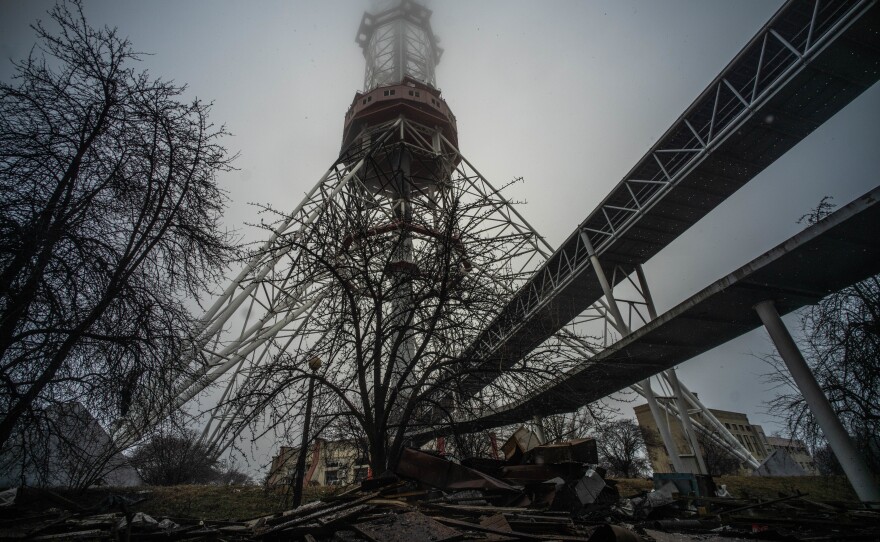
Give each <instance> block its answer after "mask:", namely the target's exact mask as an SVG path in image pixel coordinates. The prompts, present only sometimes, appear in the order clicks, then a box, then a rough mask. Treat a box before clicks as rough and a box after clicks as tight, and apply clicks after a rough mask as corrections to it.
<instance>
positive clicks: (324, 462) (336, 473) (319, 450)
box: [266, 438, 370, 488]
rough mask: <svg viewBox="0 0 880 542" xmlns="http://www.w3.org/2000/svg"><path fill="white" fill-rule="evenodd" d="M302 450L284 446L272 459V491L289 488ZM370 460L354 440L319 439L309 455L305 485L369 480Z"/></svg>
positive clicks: (268, 483)
mask: <svg viewBox="0 0 880 542" xmlns="http://www.w3.org/2000/svg"><path fill="white" fill-rule="evenodd" d="M298 456H299V448H294V447H289V446H282V447H281V450H280V451H279V452H278V455H276V456H275V457H273V458H272V466H271V468H270V470H269V475H268V477H267V478H266V484H267V486H268V487H269V488H280V487H284V486H286V485H289V484H290V483H291V482H292V481H293V479H294V474H295V472H296V460H297V457H298ZM369 468H370V466H369V460H368V459H367V457H366V455H365V454H364V453H363V452H362V451H361V450H360V449H359V448H358V447H357V446H356V445H355V444H354V443H353V442H351V441H347V440H324V439H321V438H318V439H315V442H314V443H313V444H312V446H311V448H310V449H309V450H308V455H306V469H305V476H304V478H303V482H304V484H305V485H317V486H332V485H348V484H353V483H356V482H360V481H361V480H364V479H366V478H367V475H368V473H369Z"/></svg>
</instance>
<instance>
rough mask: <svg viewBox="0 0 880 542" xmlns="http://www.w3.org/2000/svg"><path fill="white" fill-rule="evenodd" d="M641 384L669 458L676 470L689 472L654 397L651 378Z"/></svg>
mask: <svg viewBox="0 0 880 542" xmlns="http://www.w3.org/2000/svg"><path fill="white" fill-rule="evenodd" d="M641 385H642V393H643V394H644V395H645V399H647V400H648V408H650V409H651V416H653V418H654V423H656V424H657V430H658V431H660V438H661V439H663V446H664V447H665V448H666V455H668V456H669V460H670V461H672V468H673V469H675V472H687V469H686V468H685V466H684V463H682V461H681V457H679V455H678V446H676V445H675V441H674V440H672V433H670V432H669V425H668V424H667V423H666V417H665V416H664V415H663V413H662V412H660V406H659V405H658V404H657V398H656V397H654V390H653V389H652V388H651V379H650V378H646V379H644V380H642V382H641Z"/></svg>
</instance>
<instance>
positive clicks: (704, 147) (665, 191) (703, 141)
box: [468, 0, 876, 392]
mask: <svg viewBox="0 0 880 542" xmlns="http://www.w3.org/2000/svg"><path fill="white" fill-rule="evenodd" d="M875 4H876V1H874V0H861V1H856V0H850V1H845V0H837V1H829V0H824V1H823V0H816V1H814V2H790V3H789V4H787V5H786V6H785V7H784V8H782V9H781V10H780V12H779V13H778V14H777V16H775V17H774V18H773V19H772V20H771V21H770V22H769V23H768V24H767V25H766V26H765V27H764V28H763V29H762V30H761V31H760V32H759V33H758V35H757V36H755V38H754V39H753V40H752V41H751V42H750V43H749V44H748V45H747V46H746V47H745V48H744V49H743V50H742V51H741V52H740V54H739V55H737V57H736V58H735V59H734V60H733V61H732V62H731V63H730V64H729V65H728V66H727V67H726V68H725V69H724V70H723V71H722V73H721V74H720V75H719V76H718V77H717V78H716V79H715V81H713V82H712V84H710V85H709V87H708V88H707V89H706V90H705V91H704V92H703V93H702V94H701V95H700V97H698V98H697V100H696V101H695V102H694V103H693V104H692V105H691V106H690V107H689V108H688V110H687V111H685V112H684V113H683V114H682V115H681V117H679V119H678V120H677V121H676V122H675V123H674V124H673V125H672V127H670V128H669V130H667V132H666V133H665V134H664V135H663V136H662V137H661V138H660V140H659V141H658V142H657V143H656V144H655V145H654V146H653V147H652V148H651V149H650V150H649V151H648V153H647V154H646V155H645V156H644V157H643V158H642V159H641V160H640V161H639V162H638V163H637V164H636V166H635V167H633V168H632V170H630V172H629V173H628V174H627V175H626V176H625V177H624V179H623V180H622V181H621V182H620V183H619V184H618V185H617V186H616V187H615V188H614V189H613V190H612V192H611V193H610V194H609V195H608V196H607V197H606V198H605V199H604V200H603V201H602V203H601V204H600V205H599V206H598V207H597V208H596V210H594V211H593V212H592V213H591V214H590V215H589V216H588V217H587V218H586V220H584V221H583V222H582V223H581V224H580V225H579V226H578V228H577V229H576V230H575V232H574V233H573V234H572V235H570V236H569V238H568V239H567V240H566V241H565V242H563V244H562V245H561V246H560V247H559V248H558V249H557V250H556V251H554V253H553V254H552V255H550V256H549V258H548V259H547V262H546V263H545V264H544V265H543V266H541V268H540V269H538V270H537V271H536V272H535V274H534V275H533V276H532V277H531V278H530V279H529V281H528V282H527V284H526V285H525V286H524V287H523V288H522V290H520V291H519V292H518V293H517V294H516V296H515V297H514V298H513V299H512V301H511V303H510V304H509V306H508V309H507V310H506V311H505V312H504V313H503V314H502V315H501V317H499V318H498V319H497V320H496V321H494V322H492V323H491V324H490V325H489V326H487V329H486V331H485V332H484V333H483V335H482V336H481V337H480V339H479V340H478V342H477V343H476V344H474V345H473V348H472V349H471V351H470V352H469V353H468V357H469V358H470V359H472V360H483V359H486V360H491V358H492V356H493V354H494V353H495V352H497V351H498V350H499V349H501V348H503V346H504V345H505V344H506V343H508V342H509V341H510V340H511V338H512V337H513V336H514V335H516V334H517V333H519V332H521V331H522V329H523V326H525V325H527V324H528V322H530V318H531V317H532V316H534V315H535V314H537V313H538V312H539V311H541V310H542V309H545V308H546V307H547V306H548V305H549V304H550V303H552V302H553V301H554V300H555V299H556V298H557V296H558V295H559V294H560V292H562V291H563V290H564V289H565V287H566V286H569V285H571V284H572V283H573V281H574V280H575V279H576V278H577V277H578V276H580V275H581V274H583V273H586V272H588V270H589V268H590V267H591V266H592V263H591V257H592V256H593V255H596V256H598V257H600V258H601V257H602V256H603V255H604V254H605V253H607V252H608V251H609V250H611V249H612V247H614V246H615V243H617V242H619V241H620V240H621V239H622V238H623V236H625V235H626V234H627V232H629V231H630V230H631V229H632V228H633V227H634V226H636V225H637V224H638V223H639V221H640V220H642V219H643V218H644V216H645V214H646V213H647V212H648V211H650V210H651V209H652V208H654V207H655V206H656V205H658V203H660V202H662V201H663V200H664V198H666V197H667V196H669V195H670V193H672V192H673V191H674V190H675V189H676V187H677V185H678V184H679V182H680V181H681V180H682V179H683V178H685V177H686V176H687V175H688V174H689V173H691V172H692V171H693V170H695V168H697V167H698V166H699V165H700V164H701V163H702V162H703V161H705V160H706V159H707V158H708V157H709V156H710V155H711V154H712V153H713V151H715V150H717V149H718V148H719V147H720V146H721V145H722V144H723V143H725V142H726V141H727V140H728V139H729V138H731V137H735V135H736V134H737V132H738V131H739V130H741V129H742V128H743V126H745V125H746V123H747V122H749V121H750V119H752V117H753V116H754V115H755V114H756V112H757V111H758V110H760V109H761V107H762V106H763V105H764V104H765V103H767V102H768V101H769V100H771V99H772V98H773V97H774V96H775V95H776V94H777V93H778V92H780V90H781V89H784V88H785V87H786V85H787V84H789V82H790V81H791V80H792V79H793V78H794V77H795V76H796V75H797V74H798V73H799V72H800V71H802V70H803V69H804V68H805V67H806V66H807V65H808V63H809V62H810V61H811V60H812V59H813V58H814V57H816V56H817V55H818V54H819V53H821V52H822V51H823V50H824V49H825V48H826V47H828V46H829V44H831V43H832V42H834V40H835V39H837V37H838V36H839V35H840V34H841V33H843V32H844V31H845V30H846V29H847V28H848V27H849V26H850V25H852V24H853V23H854V22H855V21H857V20H858V19H859V18H861V17H863V16H864V15H865V14H866V13H867V12H868V11H869V10H871V9H872V8H874V7H875ZM635 267H636V266H633V265H630V266H629V267H628V268H627V269H622V268H620V269H615V270H614V276H613V277H611V278H613V279H614V280H619V279H622V277H626V276H629V275H631V274H632V273H634V272H635ZM612 284H616V282H612ZM589 303H592V300H591V301H590V302H589ZM589 303H588V304H589ZM606 308H607V307H606ZM630 308H632V309H635V308H636V307H635V306H634V305H630ZM509 362H510V363H515V362H516V359H513V358H510V359H509ZM478 388H479V385H476V386H474V389H473V390H472V391H473V392H475V391H476V389H478Z"/></svg>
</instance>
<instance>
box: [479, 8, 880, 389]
mask: <svg viewBox="0 0 880 542" xmlns="http://www.w3.org/2000/svg"><path fill="white" fill-rule="evenodd" d="M838 4H839V5H837V4H833V3H832V4H827V7H828V8H829V12H835V10H840V11H844V9H843V8H844V7H846V8H848V7H849V6H848V5H847V3H846V2H840V3H838ZM823 6H826V4H823ZM832 6H836V7H835V9H830V8H831V7H832ZM810 9H811V8H810V7H809V6H808V5H807V3H803V4H801V3H790V4H788V5H786V6H785V7H784V8H783V9H781V10H780V12H779V13H778V14H777V15H776V16H775V17H774V19H773V20H771V21H770V22H769V23H768V24H767V27H766V28H768V29H771V30H772V31H775V29H780V32H784V31H785V30H784V29H786V28H788V27H792V28H799V27H800V26H804V25H805V24H806V23H805V22H808V21H809V20H810V19H809V12H810ZM878 30H880V9H878V8H877V6H876V5H873V4H872V5H870V7H868V8H867V13H865V14H864V15H862V16H861V17H859V18H858V19H857V20H855V21H854V22H852V23H851V24H850V25H849V26H847V27H846V28H845V29H844V30H842V31H841V32H840V35H839V36H837V38H836V39H834V40H833V41H832V42H831V43H829V44H827V45H826V46H825V47H824V48H821V49H820V50H819V51H816V52H814V53H812V54H811V55H810V58H809V61H808V62H804V63H798V61H794V64H792V68H791V69H793V70H794V73H793V75H792V76H790V79H789V78H787V77H786V76H780V78H781V79H782V80H785V82H784V83H779V85H778V88H775V89H774V90H773V92H771V93H770V94H769V95H768V96H765V97H763V98H762V99H754V100H748V99H747V98H744V97H742V96H740V97H735V96H734V95H733V94H732V91H731V90H730V89H731V88H741V89H752V91H753V93H754V91H758V94H760V90H761V88H762V87H761V85H760V84H756V83H755V80H756V79H757V80H758V81H759V83H760V82H762V81H763V80H764V78H770V79H772V77H771V75H770V74H768V71H769V72H772V70H770V69H769V68H770V65H769V64H767V65H765V64H766V62H767V58H769V54H770V53H769V52H767V51H764V50H765V49H766V44H767V43H770V42H771V41H772V40H769V41H766V42H762V41H761V38H762V37H763V36H765V33H764V32H763V31H762V32H761V33H759V34H758V36H757V37H756V38H755V39H754V40H752V42H751V43H750V44H749V45H748V46H746V48H745V49H743V51H742V52H741V53H740V54H739V55H738V56H737V57H736V58H735V59H734V60H733V61H731V63H730V65H729V66H728V67H727V68H725V70H724V71H723V72H722V74H721V75H720V76H719V77H718V78H717V79H716V81H714V82H713V83H712V84H711V85H710V86H709V87H708V88H707V89H706V91H705V92H704V93H703V94H702V95H701V96H700V97H699V98H697V100H696V101H695V102H694V104H693V105H691V107H690V108H688V110H687V111H685V113H684V114H682V116H681V117H680V119H679V120H678V121H676V123H675V124H674V125H673V127H672V128H670V130H669V131H668V132H667V133H666V134H664V136H663V137H662V138H661V140H660V142H659V143H658V144H657V145H656V146H655V148H654V149H652V150H651V151H649V153H648V154H647V155H646V156H645V157H644V158H643V159H642V160H641V161H640V162H639V163H638V164H637V165H636V166H635V167H634V168H633V169H632V170H631V171H630V173H628V174H627V176H626V177H625V178H624V180H623V181H622V182H621V183H619V184H618V185H617V187H615V188H614V189H613V190H612V192H611V194H609V196H608V197H606V198H605V200H603V202H602V203H601V204H600V205H599V206H598V207H597V208H596V210H595V211H593V212H592V213H591V214H590V215H589V217H587V219H586V220H585V221H584V223H583V224H582V225H581V227H579V228H578V230H577V231H575V233H573V234H572V235H571V236H570V237H569V238H568V239H567V240H566V241H565V242H564V243H563V244H562V246H561V247H560V248H559V249H558V250H557V251H556V252H555V253H554V254H553V256H552V257H551V258H550V259H549V260H548V262H547V263H546V264H545V265H544V266H543V268H542V269H540V270H539V271H538V272H537V273H535V275H534V278H533V279H532V281H531V284H530V285H527V286H526V287H525V288H523V290H522V291H520V292H519V293H518V294H517V297H515V298H514V299H513V300H512V301H511V303H510V305H509V309H510V310H509V311H508V312H507V313H506V316H507V318H506V319H505V318H500V319H499V320H498V321H496V322H493V323H492V324H491V325H490V326H489V328H488V329H487V331H486V332H485V333H484V337H483V338H482V339H481V340H480V341H477V344H480V343H481V342H482V343H484V344H485V345H491V346H484V347H483V348H484V350H483V352H481V353H477V352H474V353H473V354H472V355H473V357H474V359H475V360H478V363H479V364H480V368H481V369H482V371H480V372H479V373H476V374H482V375H484V376H483V377H481V378H475V377H474V376H475V375H474V374H472V375H471V376H470V377H469V379H466V382H465V384H464V386H463V390H464V392H465V394H466V395H470V394H473V393H475V392H476V391H478V390H479V389H480V388H482V387H483V386H484V385H485V384H486V383H487V382H488V381H491V380H492V379H493V378H495V377H496V376H498V375H499V374H500V373H501V372H503V369H504V368H506V367H510V366H512V365H513V364H515V363H516V362H517V361H519V360H521V359H522V358H523V356H524V355H526V354H527V353H528V352H530V351H531V350H533V349H534V348H535V347H537V346H538V345H539V344H541V343H542V342H543V341H544V340H546V339H547V338H548V337H550V336H551V335H552V334H553V333H556V332H557V331H558V330H559V329H560V328H561V327H562V326H564V325H565V324H567V323H568V322H570V321H571V320H572V319H574V318H575V317H577V316H578V315H579V314H580V313H582V312H583V311H584V310H585V309H587V307H589V306H590V305H591V304H592V303H594V302H596V301H597V300H598V299H600V298H601V297H602V289H601V287H600V284H599V282H598V281H597V280H596V277H595V273H594V271H593V269H591V267H590V265H589V262H588V258H587V251H586V250H584V249H583V247H582V246H581V245H582V242H581V236H582V235H581V234H586V235H589V236H590V237H591V238H593V239H592V242H593V245H594V246H595V247H596V251H597V253H598V255H599V261H600V262H601V264H602V266H603V268H605V269H613V268H614V267H615V266H617V267H619V268H620V269H622V270H625V271H627V272H628V273H629V272H632V271H633V270H634V268H635V266H637V265H640V264H644V263H645V262H647V261H648V260H649V259H650V258H651V257H653V256H654V255H656V254H657V253H658V252H660V251H661V250H662V249H663V248H664V247H665V246H667V245H668V244H669V243H671V242H672V241H673V240H674V239H675V238H677V237H678V236H679V235H680V234H682V233H683V232H684V231H686V230H687V229H689V228H690V227H691V226H693V225H694V224H695V223H696V222H697V221H699V220H700V219H701V218H703V217H704V216H705V215H706V214H708V213H709V212H710V211H711V210H712V209H714V208H715V207H717V206H718V205H719V204H720V203H721V202H723V201H724V200H725V199H727V198H728V197H729V196H730V195H732V194H733V193H734V192H736V191H737V190H738V189H740V188H741V187H742V186H744V185H745V184H747V183H748V182H749V181H751V180H752V179H753V178H754V177H755V176H756V175H758V174H759V173H760V172H761V171H763V170H764V169H765V168H767V167H768V166H769V165H770V164H772V163H773V162H775V161H776V160H777V159H778V158H779V157H781V156H782V155H783V154H785V153H786V152H787V151H788V150H790V149H791V148H792V147H794V146H795V145H797V144H798V143H799V142H800V141H801V140H803V139H804V138H805V137H806V136H808V135H809V134H810V133H811V132H813V131H814V130H815V129H816V128H818V127H819V126H820V125H822V124H823V123H824V122H825V121H826V120H828V119H829V118H831V117H832V116H833V115H834V114H836V113H837V112H838V111H839V110H840V109H842V108H843V107H844V106H846V105H847V104H849V103H850V102H851V101H853V100H854V99H855V98H856V97H857V96H859V95H860V94H861V93H862V92H864V91H865V90H866V89H868V88H869V87H871V86H872V85H873V84H874V83H875V82H876V81H877V80H878V77H880V49H878V47H877V41H876V36H877V32H878ZM793 39H794V38H793ZM800 39H803V36H801V38H800ZM762 43H764V44H765V46H762ZM776 46H777V47H778V48H779V47H782V46H780V45H779V44H777V45H776ZM762 51H764V52H762ZM787 54H792V55H793V53H791V52H790V51H787V50H784V48H783V49H780V51H778V52H777V53H776V55H777V57H778V58H782V57H783V56H784V55H787ZM765 57H767V58H765ZM759 58H760V59H763V61H764V63H762V62H761V61H759ZM786 65H787V64H785V62H782V63H781V64H780V65H779V66H777V69H779V70H781V69H782V67H783V66H786ZM756 67H757V68H756ZM762 68H763V70H762ZM774 75H775V73H774ZM728 85H729V86H728ZM725 93H727V94H725ZM743 93H744V94H748V93H747V92H746V90H743ZM725 99H726V100H727V101H726V102H725ZM740 100H742V101H740ZM745 101H749V103H748V104H747V105H746V104H745V103H744V102H745ZM719 103H727V104H728V109H724V108H722V107H721V106H719ZM737 108H739V109H737ZM735 114H736V115H738V116H737V118H739V119H742V120H734V121H729V122H730V126H728V128H731V127H732V126H733V125H736V128H735V129H734V130H729V131H728V133H726V134H725V135H724V136H723V137H722V136H721V135H720V134H719V136H718V137H715V138H714V139H713V135H712V134H713V126H714V127H715V130H716V131H717V130H718V126H719V124H720V123H721V122H722V121H724V119H730V118H732V117H734V116H735ZM724 122H727V121H724ZM688 123H689V124H690V126H692V127H694V129H695V130H696V132H697V133H699V134H700V135H701V139H700V138H698V137H697V136H696V135H694V134H693V133H691V130H690V129H689V128H688V127H685V124H688ZM707 142H708V143H707ZM670 149H677V151H673V150H670ZM700 149H702V150H703V152H698V151H699V150H700ZM684 151H692V152H684ZM636 179H639V180H636ZM644 179H648V181H643V180H644ZM645 182H651V183H656V184H654V185H645V184H644V183H645ZM666 182H669V184H670V186H671V187H670V188H669V189H668V191H667V192H666V193H665V195H663V197H662V198H660V199H658V200H656V201H652V202H651V203H650V205H647V206H642V205H641V204H640V203H638V202H637V201H635V199H634V196H633V194H634V193H635V192H634V190H635V188H634V187H637V186H642V187H643V188H642V190H649V187H651V186H654V187H659V186H662V184H663V183H666ZM656 189H657V190H660V188H656ZM650 190H654V188H650ZM626 209H634V210H632V211H627V210H626ZM635 209H637V210H635ZM635 216H637V218H638V219H637V220H635V219H632V217H635ZM611 224H614V226H611ZM603 232H605V233H603ZM603 240H604V241H603ZM612 280H613V281H615V282H619V281H622V280H624V275H617V276H616V277H614V278H613V279H612ZM545 283H546V284H545ZM550 283H552V284H553V285H552V287H550V286H549V284H550ZM612 286H613V285H612ZM533 299H538V301H537V302H535V301H533ZM718 317H719V319H721V318H722V317H721V315H718ZM754 320H755V321H757V319H756V318H755V319H754ZM496 336H503V338H495V337H496ZM658 350H659V348H658ZM607 355H614V353H613V352H609V353H608V354H607ZM627 370H628V371H632V370H635V369H634V368H628V369H627ZM646 372H648V371H645V373H646ZM639 373H640V374H641V373H642V372H641V371H639ZM596 376H599V375H598V374H597V375H596ZM603 378H604V377H603ZM608 378H611V375H609V377H608ZM606 394H607V393H603V395H606Z"/></svg>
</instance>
